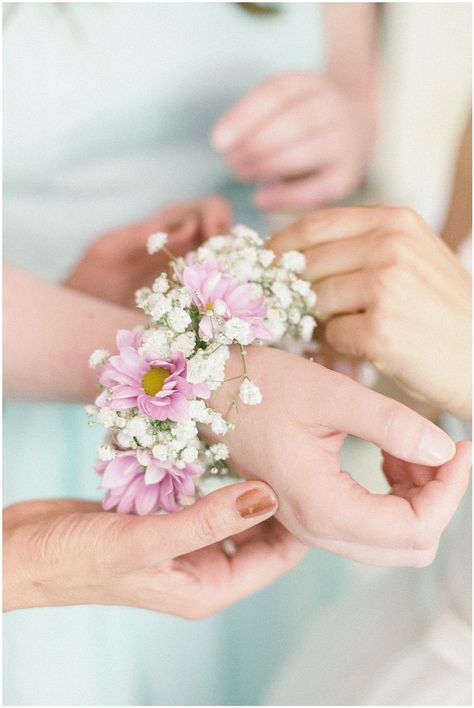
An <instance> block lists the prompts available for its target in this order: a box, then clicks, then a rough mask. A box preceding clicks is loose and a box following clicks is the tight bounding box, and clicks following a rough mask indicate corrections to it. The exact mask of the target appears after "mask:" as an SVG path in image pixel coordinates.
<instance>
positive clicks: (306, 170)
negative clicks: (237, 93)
mask: <svg viewBox="0 0 474 708" xmlns="http://www.w3.org/2000/svg"><path fill="white" fill-rule="evenodd" d="M374 129H375V108H374V100H373V97H372V94H371V93H369V92H368V91H367V92H366V93H364V92H362V91H361V90H360V89H359V90H357V91H355V90H352V91H351V90H349V89H347V88H341V87H340V86H339V85H337V84H336V83H335V82H333V81H332V80H331V79H329V78H327V77H324V76H322V75H318V74H316V73H314V72H310V71H290V72H285V73H283V74H277V75H275V76H272V77H271V78H269V79H267V80H266V81H264V82H263V83H261V84H260V85H259V86H257V87H256V88H255V89H254V90H253V91H251V92H250V93H249V94H248V95H247V96H245V97H244V98H242V99H241V100H240V101H239V102H238V103H236V104H235V105H234V106H232V107H231V108H230V109H229V110H228V111H227V112H226V113H225V114H224V115H223V116H222V117H221V118H220V119H219V121H218V122H217V124H216V125H215V127H214V130H213V132H212V137H211V141H212V144H213V145H214V147H215V148H216V149H217V150H220V151H221V152H222V154H223V158H224V160H225V161H226V163H227V164H228V165H229V166H230V168H231V170H232V172H233V173H234V175H235V176H236V177H237V178H238V179H241V180H245V181H252V182H257V183H259V186H258V187H257V190H256V192H255V203H256V204H257V206H259V207H261V208H263V209H304V208H311V207H315V206H318V205H320V204H328V203H331V202H334V201H338V200H340V199H342V198H343V197H345V196H347V195H348V194H349V193H350V192H351V191H352V190H354V189H355V188H356V187H357V186H358V185H359V184H360V182H361V181H362V178H363V176H364V174H365V170H366V166H367V160H368V155H369V152H370V148H371V146H372V142H373V137H374Z"/></svg>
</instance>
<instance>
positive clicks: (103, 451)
mask: <svg viewBox="0 0 474 708" xmlns="http://www.w3.org/2000/svg"><path fill="white" fill-rule="evenodd" d="M97 457H98V458H99V460H101V461H102V462H109V461H110V460H113V459H114V457H115V450H114V449H113V447H112V446H111V445H109V444H108V443H103V445H98V447H97Z"/></svg>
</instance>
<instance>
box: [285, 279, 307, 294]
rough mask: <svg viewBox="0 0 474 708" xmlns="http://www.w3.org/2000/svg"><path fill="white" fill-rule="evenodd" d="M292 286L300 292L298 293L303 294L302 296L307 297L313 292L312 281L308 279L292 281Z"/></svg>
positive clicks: (296, 291)
mask: <svg viewBox="0 0 474 708" xmlns="http://www.w3.org/2000/svg"><path fill="white" fill-rule="evenodd" d="M290 287H291V289H292V290H294V291H295V293H298V295H301V296H302V297H307V296H308V294H309V293H310V292H311V285H310V283H309V282H308V281H307V280H301V279H300V278H298V279H297V280H295V281H294V282H293V283H291V286H290Z"/></svg>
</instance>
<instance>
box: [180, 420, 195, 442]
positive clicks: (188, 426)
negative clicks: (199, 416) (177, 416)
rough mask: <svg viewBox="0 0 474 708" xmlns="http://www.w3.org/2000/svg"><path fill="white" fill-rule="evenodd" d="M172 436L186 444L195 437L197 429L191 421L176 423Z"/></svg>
mask: <svg viewBox="0 0 474 708" xmlns="http://www.w3.org/2000/svg"><path fill="white" fill-rule="evenodd" d="M174 434H175V435H176V438H178V440H184V442H185V444H186V443H187V442H189V441H190V440H193V438H196V437H197V434H198V429H197V427H196V423H195V422H194V421H193V420H184V421H181V422H179V423H176V425H175V426H174Z"/></svg>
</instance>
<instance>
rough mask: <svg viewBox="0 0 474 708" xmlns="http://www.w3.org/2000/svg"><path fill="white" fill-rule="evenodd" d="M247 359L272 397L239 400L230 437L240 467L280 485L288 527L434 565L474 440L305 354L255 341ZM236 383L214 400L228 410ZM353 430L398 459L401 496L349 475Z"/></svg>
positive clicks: (317, 540)
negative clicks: (347, 452)
mask: <svg viewBox="0 0 474 708" xmlns="http://www.w3.org/2000/svg"><path fill="white" fill-rule="evenodd" d="M246 358H247V370H248V372H249V376H250V377H251V378H252V380H254V381H255V382H256V384H257V385H258V386H259V387H260V389H261V391H262V394H263V401H262V403H261V404H260V405H257V406H244V405H239V407H238V412H237V414H234V417H233V418H232V420H234V421H235V423H236V427H235V429H234V430H233V431H232V432H230V433H228V434H227V435H226V436H225V442H226V444H227V445H228V446H229V449H230V453H231V461H230V464H231V466H232V467H233V468H234V469H236V470H237V471H238V472H239V473H240V474H241V475H242V476H244V477H247V478H249V477H254V478H255V477H258V478H260V479H264V480H265V481H266V482H267V483H268V484H270V485H271V487H272V488H273V489H274V490H275V492H276V494H277V495H278V500H279V509H278V513H277V518H278V519H279V520H280V521H281V523H282V524H283V525H284V526H286V528H287V529H288V530H289V531H291V532H292V533H293V534H294V535H295V536H296V537H297V538H299V539H300V540H301V541H302V542H303V543H306V544H308V545H311V546H316V547H317V548H322V549H324V550H327V551H332V552H334V553H338V554H340V555H343V556H346V557H347V558H351V559H353V560H356V561H360V562H363V563H372V564H377V565H399V566H424V565H427V564H428V563H430V562H431V561H432V560H433V558H434V556H435V554H436V549H437V546H438V542H439V539H440V535H441V533H442V532H443V530H444V528H445V526H446V525H447V523H448V522H449V520H450V519H451V517H452V516H453V514H454V512H455V511H456V509H457V507H458V505H459V502H460V500H461V498H462V496H463V494H464V492H465V489H466V487H467V484H468V480H469V469H470V456H469V452H470V444H469V443H467V442H466V443H460V444H459V445H458V446H457V449H455V446H454V443H453V442H452V441H451V440H450V438H449V437H448V436H447V435H446V434H445V433H444V432H443V431H442V430H440V429H439V428H437V427H436V426H435V425H433V424H432V423H430V422H429V421H427V420H425V419H424V418H422V417H421V416H420V415H418V414H417V413H415V412H414V411H412V410H410V409H409V408H407V407H406V406H403V405H402V404H401V403H398V402H396V401H393V400H391V399H389V398H386V397H385V396H382V395H380V394H378V393H375V392H374V391H372V390H370V389H367V388H365V387H362V386H360V385H359V384H357V383H355V382H354V381H352V380H351V379H349V378H348V377H346V376H341V375H340V374H337V373H335V372H333V371H329V369H326V368H324V367H322V366H319V365H318V364H314V363H312V362H310V361H308V360H306V359H303V358H302V357H298V356H294V355H292V354H288V353H286V352H282V351H278V350H276V349H269V348H264V347H249V348H248V350H247V357H246ZM239 359H240V356H239V353H238V352H237V351H232V354H231V358H230V359H229V361H228V363H227V368H226V376H227V377H229V378H232V377H233V376H236V375H237V374H238V373H239V371H241V370H242V363H241V361H239ZM234 386H235V383H234V384H231V383H228V384H227V385H226V386H223V387H222V388H221V389H219V390H218V391H215V392H213V394H212V398H211V403H212V405H213V406H214V407H217V408H218V409H219V410H220V411H221V412H224V411H226V410H227V409H228V406H229V400H230V399H232V397H233V394H234V396H235V393H236V392H235V389H234V388H233V387H234ZM348 433H349V434H352V435H356V436H358V437H361V438H363V439H365V440H369V441H371V442H373V443H375V444H376V445H378V446H379V447H380V448H381V449H382V450H384V451H385V452H386V453H389V454H390V455H391V457H388V455H387V456H386V462H385V467H384V469H385V471H386V473H387V476H388V479H389V481H390V482H391V483H392V485H393V487H392V493H391V494H389V495H380V494H370V493H369V492H368V491H367V490H366V489H364V488H362V487H361V486H360V485H359V484H357V483H356V482H355V481H354V480H353V479H352V478H351V477H350V476H349V475H348V474H347V473H345V472H342V471H341V459H340V451H341V447H342V444H343V441H344V438H345V436H346V434H348Z"/></svg>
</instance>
